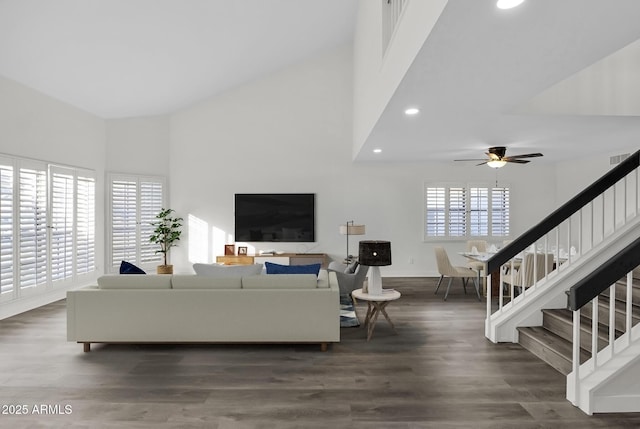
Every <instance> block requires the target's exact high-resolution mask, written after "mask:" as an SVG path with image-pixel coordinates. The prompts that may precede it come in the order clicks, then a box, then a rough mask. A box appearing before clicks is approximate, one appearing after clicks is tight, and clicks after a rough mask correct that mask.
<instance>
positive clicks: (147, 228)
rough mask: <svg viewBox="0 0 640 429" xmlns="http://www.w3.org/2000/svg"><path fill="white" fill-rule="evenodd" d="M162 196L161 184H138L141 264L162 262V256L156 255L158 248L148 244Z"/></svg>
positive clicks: (144, 182) (145, 182)
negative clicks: (152, 223)
mask: <svg viewBox="0 0 640 429" xmlns="http://www.w3.org/2000/svg"><path fill="white" fill-rule="evenodd" d="M162 194H163V192H162V183H160V182H157V181H141V182H140V260H141V262H142V263H146V262H160V261H161V260H162V254H160V253H156V251H157V250H158V249H159V248H160V247H159V246H158V245H157V244H153V243H151V242H149V237H150V236H151V234H152V233H153V229H154V228H153V226H151V222H154V221H155V220H156V215H157V214H158V213H159V212H160V210H161V209H162V206H163V195H162Z"/></svg>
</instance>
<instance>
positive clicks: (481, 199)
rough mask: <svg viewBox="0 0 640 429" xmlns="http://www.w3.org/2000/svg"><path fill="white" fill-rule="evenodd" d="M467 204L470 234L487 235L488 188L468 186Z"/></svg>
mask: <svg viewBox="0 0 640 429" xmlns="http://www.w3.org/2000/svg"><path fill="white" fill-rule="evenodd" d="M469 206H470V207H469V208H470V212H469V228H470V229H471V235H472V236H487V235H489V189H488V188H474V187H472V188H469Z"/></svg>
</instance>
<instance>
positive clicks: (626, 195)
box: [487, 169, 640, 317]
mask: <svg viewBox="0 0 640 429" xmlns="http://www.w3.org/2000/svg"><path fill="white" fill-rule="evenodd" d="M639 195H640V174H639V173H638V170H637V169H636V170H635V171H634V172H632V173H631V174H629V175H627V176H625V177H624V178H623V179H622V180H620V181H618V182H617V183H616V184H615V185H613V186H612V187H611V188H609V189H608V190H607V191H605V192H604V193H602V194H600V195H598V196H597V197H596V198H594V199H593V200H591V201H590V202H589V203H588V204H587V205H585V206H584V207H582V208H580V209H579V210H578V211H577V212H576V213H574V214H573V215H572V216H570V217H568V218H567V219H566V220H565V221H563V222H561V223H560V224H559V225H557V226H556V227H555V228H553V229H551V230H550V231H549V232H547V233H546V234H544V235H542V237H540V238H539V239H538V240H536V241H535V242H534V243H532V244H530V245H529V246H528V247H527V249H526V250H525V251H523V252H521V253H520V254H518V255H517V256H516V257H515V258H513V259H511V260H510V261H509V262H508V263H507V264H505V265H503V266H502V268H501V269H500V271H499V275H500V283H499V284H500V285H508V286H506V287H500V288H499V291H498V297H497V299H498V302H497V308H496V309H495V310H494V307H493V303H492V302H491V299H492V298H491V296H487V315H489V316H492V315H493V316H494V317H496V315H497V313H501V312H503V311H505V310H510V311H513V308H514V307H517V306H524V305H526V302H527V299H526V298H527V295H531V294H533V293H534V292H535V291H536V290H537V289H538V288H540V287H544V285H545V284H546V282H547V280H549V279H551V278H553V277H554V276H556V275H558V274H559V273H560V272H562V271H564V270H569V269H571V266H572V265H573V264H575V263H577V262H578V261H579V260H580V259H581V258H582V257H583V256H585V255H587V254H588V253H589V252H592V251H595V250H597V249H598V248H599V245H600V244H602V243H605V242H607V240H608V239H609V238H610V237H611V236H613V235H614V234H616V233H618V232H619V231H620V229H621V228H623V227H625V226H626V225H627V222H629V220H631V219H634V218H635V217H636V216H638V214H640V206H639V201H640V196H639ZM528 254H529V255H533V256H529V257H527V255H528ZM551 257H552V258H553V262H552V263H548V264H545V263H544V261H546V260H548V259H547V258H549V259H550V258H551ZM525 259H526V260H530V261H531V262H532V263H533V266H529V267H526V266H524V265H523V261H524V260H525ZM494 275H495V274H494ZM487 282H488V283H489V284H491V274H490V277H489V278H488V279H487ZM512 298H513V299H512Z"/></svg>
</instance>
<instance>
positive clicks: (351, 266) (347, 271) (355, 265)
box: [344, 261, 358, 274]
mask: <svg viewBox="0 0 640 429" xmlns="http://www.w3.org/2000/svg"><path fill="white" fill-rule="evenodd" d="M357 269H358V261H353V262H352V263H350V264H349V265H347V268H346V269H345V270H344V272H345V274H354V273H355V272H356V270H357Z"/></svg>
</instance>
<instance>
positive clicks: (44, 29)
mask: <svg viewBox="0 0 640 429" xmlns="http://www.w3.org/2000/svg"><path fill="white" fill-rule="evenodd" d="M356 9H357V0H322V1H316V0H53V1H51V0H2V1H0V75H2V76H5V77H8V78H10V79H13V80H15V81H18V82H20V83H23V84H25V85H27V86H29V87H32V88H34V89H36V90H39V91H41V92H43V93H45V94H48V95H50V96H53V97H55V98H57V99H60V100H63V101H65V102H68V103H70V104H72V105H75V106H77V107H80V108H82V109H84V110H87V111H89V112H92V113H94V114H96V115H98V116H100V117H103V118H119V117H130V116H148V115H157V114H165V113H170V112H172V111H175V110H176V109H179V108H182V107H184V106H188V105H190V104H193V103H194V102H196V101H198V100H202V99H206V98H208V97H211V96H212V95H215V94H218V93H221V92H223V91H225V90H228V89H229V88H232V87H235V86H238V85H241V84H243V83H245V82H248V81H251V80H253V79H257V78H259V77H261V76H264V75H266V74H269V73H273V72H275V71H277V70H279V69H282V68H283V67H286V66H288V65H291V64H294V63H296V62H299V61H303V60H305V59H307V58H309V57H312V56H314V55H317V54H318V52H321V51H323V50H327V49H332V48H334V47H336V46H337V45H340V44H345V43H350V41H351V40H352V38H353V29H354V22H355V14H356Z"/></svg>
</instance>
